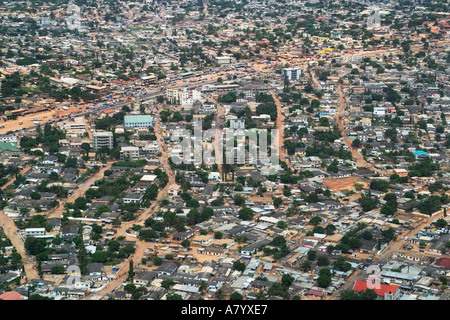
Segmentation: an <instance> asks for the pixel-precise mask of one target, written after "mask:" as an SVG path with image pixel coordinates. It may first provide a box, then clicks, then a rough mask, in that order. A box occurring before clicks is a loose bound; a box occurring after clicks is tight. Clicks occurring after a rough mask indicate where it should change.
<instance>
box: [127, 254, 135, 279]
mask: <svg viewBox="0 0 450 320" xmlns="http://www.w3.org/2000/svg"><path fill="white" fill-rule="evenodd" d="M133 278H134V267H133V259H131V260H130V267H129V269H128V279H130V281H131V282H133Z"/></svg>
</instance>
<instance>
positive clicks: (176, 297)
mask: <svg viewBox="0 0 450 320" xmlns="http://www.w3.org/2000/svg"><path fill="white" fill-rule="evenodd" d="M166 300H183V297H182V296H181V295H179V294H177V293H168V294H167V295H166Z"/></svg>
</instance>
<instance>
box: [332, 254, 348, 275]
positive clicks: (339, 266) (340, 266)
mask: <svg viewBox="0 0 450 320" xmlns="http://www.w3.org/2000/svg"><path fill="white" fill-rule="evenodd" d="M351 268H352V266H351V264H350V263H348V262H347V261H345V259H344V258H343V257H339V258H338V259H337V260H336V261H335V262H334V263H333V269H335V270H338V271H344V272H346V271H348V270H350V269H351Z"/></svg>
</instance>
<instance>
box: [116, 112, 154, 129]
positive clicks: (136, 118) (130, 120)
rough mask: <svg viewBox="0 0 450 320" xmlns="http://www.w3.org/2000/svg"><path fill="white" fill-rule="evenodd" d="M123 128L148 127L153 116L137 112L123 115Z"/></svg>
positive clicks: (151, 124) (151, 123) (151, 122)
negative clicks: (137, 113)
mask: <svg viewBox="0 0 450 320" xmlns="http://www.w3.org/2000/svg"><path fill="white" fill-rule="evenodd" d="M123 121H124V126H125V128H148V127H151V126H153V118H152V116H151V115H145V114H139V115H129V116H125V117H124V120H123Z"/></svg>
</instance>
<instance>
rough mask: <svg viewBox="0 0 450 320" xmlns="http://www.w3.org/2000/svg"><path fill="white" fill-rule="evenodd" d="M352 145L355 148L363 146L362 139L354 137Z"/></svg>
mask: <svg viewBox="0 0 450 320" xmlns="http://www.w3.org/2000/svg"><path fill="white" fill-rule="evenodd" d="M352 147H353V148H361V140H359V139H358V138H356V139H354V140H353V141H352Z"/></svg>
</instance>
